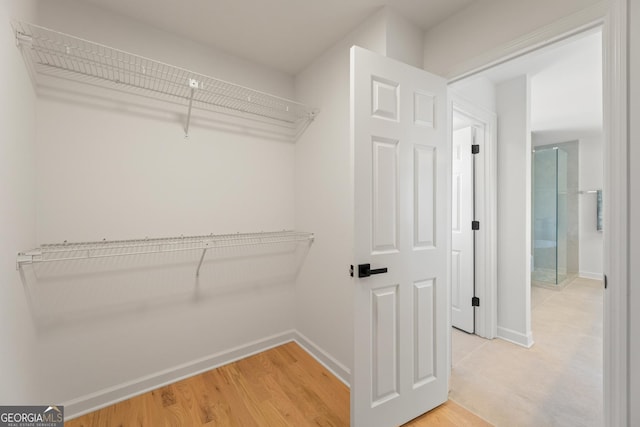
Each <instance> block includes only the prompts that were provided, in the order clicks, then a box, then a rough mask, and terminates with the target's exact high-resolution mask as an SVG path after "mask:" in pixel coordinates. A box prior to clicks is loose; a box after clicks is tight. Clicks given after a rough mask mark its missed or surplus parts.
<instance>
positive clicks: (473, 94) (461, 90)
mask: <svg viewBox="0 0 640 427" xmlns="http://www.w3.org/2000/svg"><path fill="white" fill-rule="evenodd" d="M450 88H451V91H452V92H453V93H455V94H456V95H459V96H461V97H462V98H464V99H466V100H467V101H469V102H471V103H472V104H474V105H476V106H478V107H481V108H483V109H485V110H488V111H491V112H494V113H495V111H496V86H495V85H494V84H493V82H492V81H491V80H489V79H488V78H486V77H484V76H476V77H471V78H468V79H464V80H461V81H459V82H457V83H455V84H453V85H451V86H450Z"/></svg>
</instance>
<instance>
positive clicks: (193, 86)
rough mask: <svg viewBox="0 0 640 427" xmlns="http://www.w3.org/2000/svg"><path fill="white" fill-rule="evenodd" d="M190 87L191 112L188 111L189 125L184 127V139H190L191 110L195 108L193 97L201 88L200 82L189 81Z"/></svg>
mask: <svg viewBox="0 0 640 427" xmlns="http://www.w3.org/2000/svg"><path fill="white" fill-rule="evenodd" d="M189 87H190V88H191V96H190V97H189V110H188V111H187V123H186V125H185V127H184V137H185V138H189V124H190V123H191V108H192V107H193V96H194V95H195V93H196V89H198V88H200V82H199V81H198V80H196V79H189Z"/></svg>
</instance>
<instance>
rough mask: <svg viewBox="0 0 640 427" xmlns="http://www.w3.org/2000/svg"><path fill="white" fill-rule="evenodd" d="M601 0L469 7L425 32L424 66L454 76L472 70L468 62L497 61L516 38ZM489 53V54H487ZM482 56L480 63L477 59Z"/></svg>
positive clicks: (490, 0)
mask: <svg viewBox="0 0 640 427" xmlns="http://www.w3.org/2000/svg"><path fill="white" fill-rule="evenodd" d="M597 3H598V0H564V1H556V0H537V1H513V0H487V1H478V2H474V3H471V4H470V5H469V6H468V7H467V8H465V9H463V10H462V11H460V12H458V13H457V14H455V15H453V16H452V17H450V18H449V19H447V20H445V21H443V22H442V23H440V24H438V25H437V26H435V27H434V28H432V29H430V30H429V31H427V32H426V34H425V44H424V52H425V53H424V68H425V70H427V71H431V72H433V73H436V74H439V75H441V76H447V77H451V76H453V75H455V74H457V73H459V72H460V71H469V69H468V68H469V67H468V66H466V65H467V64H471V66H473V65H476V66H477V65H484V64H486V61H487V60H497V59H499V56H501V55H503V54H504V51H500V52H498V51H495V49H496V48H498V47H504V46H508V45H509V43H510V42H512V41H513V40H515V39H516V38H519V37H522V36H525V35H527V34H529V33H531V32H533V31H535V30H537V29H539V28H540V27H543V26H545V25H548V24H551V23H553V22H554V21H557V20H559V19H561V18H564V17H567V16H569V15H571V14H573V13H576V12H578V11H580V10H581V9H584V8H587V7H589V6H592V5H594V4H597ZM487 55H488V56H487ZM480 57H482V60H481V61H480V63H476V62H477V61H474V59H475V58H480Z"/></svg>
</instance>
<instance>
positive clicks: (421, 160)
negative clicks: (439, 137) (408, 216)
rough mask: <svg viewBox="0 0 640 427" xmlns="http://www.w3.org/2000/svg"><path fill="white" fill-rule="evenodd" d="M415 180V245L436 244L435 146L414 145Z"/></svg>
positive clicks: (431, 245) (424, 246)
mask: <svg viewBox="0 0 640 427" xmlns="http://www.w3.org/2000/svg"><path fill="white" fill-rule="evenodd" d="M413 155H414V159H415V161H414V168H413V173H414V174H415V176H414V178H413V182H414V185H415V196H414V200H415V213H414V215H413V219H414V221H415V225H414V230H415V236H416V239H415V243H414V244H415V247H416V248H418V247H421V248H431V247H434V246H435V232H434V231H435V230H434V227H435V219H436V212H435V207H436V206H435V201H434V194H435V178H436V173H435V172H436V153H435V148H434V147H427V146H424V145H417V146H415V147H414V151H413Z"/></svg>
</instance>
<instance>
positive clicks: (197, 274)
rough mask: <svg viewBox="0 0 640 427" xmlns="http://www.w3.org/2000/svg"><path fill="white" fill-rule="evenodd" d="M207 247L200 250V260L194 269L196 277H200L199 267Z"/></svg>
mask: <svg viewBox="0 0 640 427" xmlns="http://www.w3.org/2000/svg"><path fill="white" fill-rule="evenodd" d="M207 249H209V248H204V249H203V250H202V255H200V262H199V263H198V268H197V269H196V277H200V267H202V261H204V256H205V255H206V254H207Z"/></svg>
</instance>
